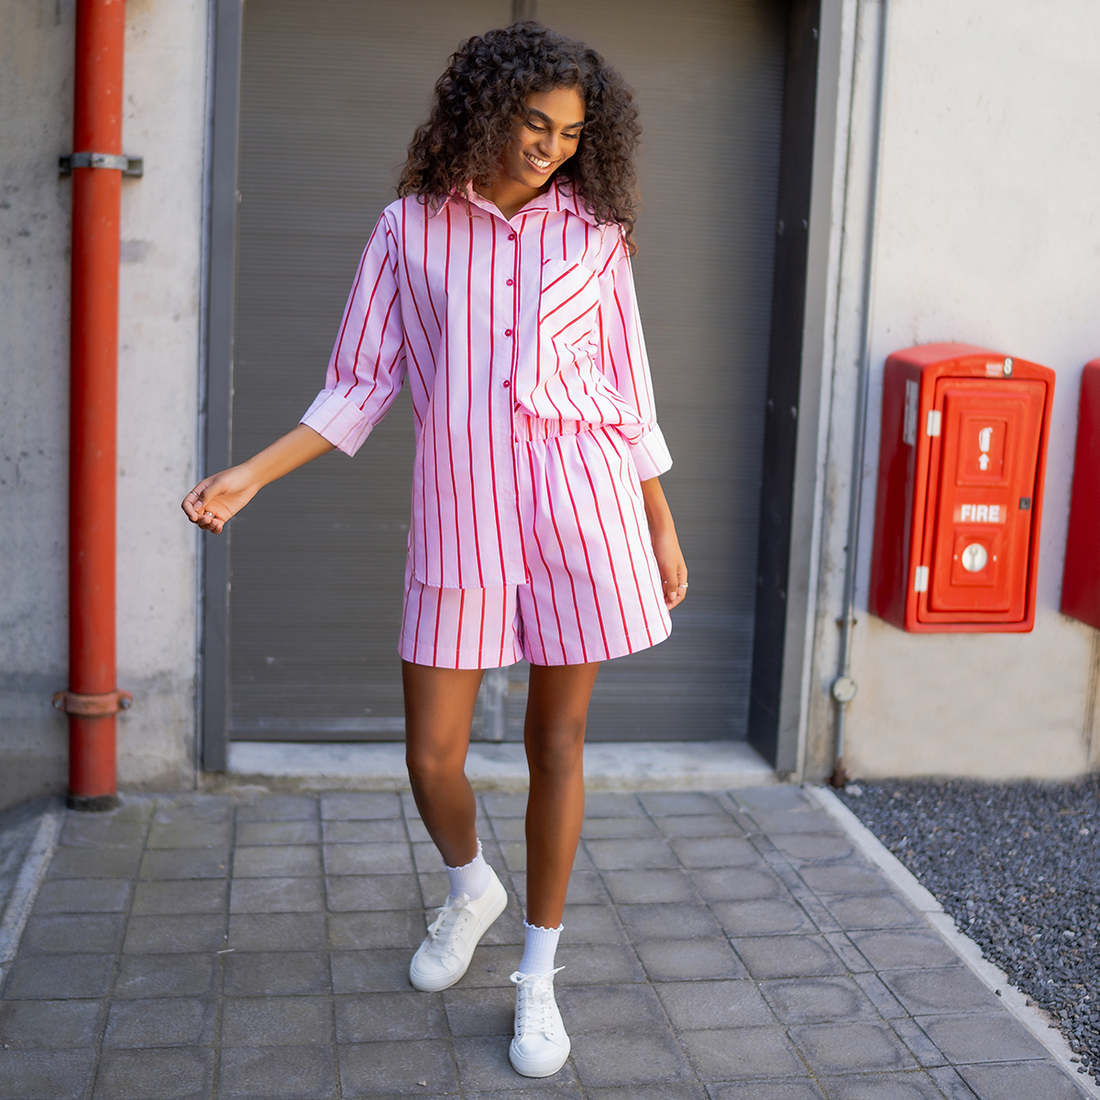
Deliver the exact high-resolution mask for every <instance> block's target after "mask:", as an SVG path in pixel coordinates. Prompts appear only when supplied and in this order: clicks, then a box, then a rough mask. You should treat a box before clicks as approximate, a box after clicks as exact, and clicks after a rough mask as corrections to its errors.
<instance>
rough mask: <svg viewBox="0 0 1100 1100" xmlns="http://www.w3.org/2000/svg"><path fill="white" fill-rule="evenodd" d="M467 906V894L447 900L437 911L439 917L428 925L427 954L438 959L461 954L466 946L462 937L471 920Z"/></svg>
mask: <svg viewBox="0 0 1100 1100" xmlns="http://www.w3.org/2000/svg"><path fill="white" fill-rule="evenodd" d="M469 904H470V895H469V894H459V895H458V896H457V897H449V898H447V901H446V904H444V905H442V906H441V907H440V909H439V915H438V916H437V917H436V918H435V920H434V921H432V923H431V924H429V925H428V944H427V948H426V951H427V953H428V954H431V955H435V956H437V957H439V958H443V957H445V956H446V955H461V954H462V952H463V950H464V949H465V946H466V945H465V942H464V941H463V936H464V934H465V933H466V930H467V928H468V927H469V925H470V922H471V920H473V914H472V913H471V912H470V910H469V909H468V908H467V906H468V905H469Z"/></svg>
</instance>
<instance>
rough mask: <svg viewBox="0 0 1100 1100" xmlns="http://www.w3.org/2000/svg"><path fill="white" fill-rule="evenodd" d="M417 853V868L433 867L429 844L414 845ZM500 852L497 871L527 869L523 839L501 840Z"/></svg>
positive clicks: (578, 850) (525, 847)
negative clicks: (500, 860) (501, 859)
mask: <svg viewBox="0 0 1100 1100" xmlns="http://www.w3.org/2000/svg"><path fill="white" fill-rule="evenodd" d="M414 849H416V855H417V869H418V870H421V871H423V870H425V869H427V868H430V867H431V849H430V847H429V846H428V845H414ZM500 854H501V857H502V858H503V863H502V864H501V863H498V864H497V871H498V872H499V871H500V868H501V867H502V866H503V867H505V868H507V870H508V871H510V872H512V873H515V872H517V871H526V870H527V845H526V844H525V843H524V842H523V841H521V840H505V841H502V842H501V845H500ZM577 854H578V855H580V854H581V849H580V848H579V847H578V849H577Z"/></svg>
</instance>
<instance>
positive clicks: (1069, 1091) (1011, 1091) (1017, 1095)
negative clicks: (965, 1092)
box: [957, 1062, 1086, 1100]
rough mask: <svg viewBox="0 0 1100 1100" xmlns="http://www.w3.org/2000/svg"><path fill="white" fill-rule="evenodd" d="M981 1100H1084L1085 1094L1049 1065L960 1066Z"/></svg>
mask: <svg viewBox="0 0 1100 1100" xmlns="http://www.w3.org/2000/svg"><path fill="white" fill-rule="evenodd" d="M957 1068H958V1071H959V1074H960V1076H961V1077H962V1078H963V1080H964V1081H965V1082H966V1083H967V1084H968V1085H969V1086H970V1088H971V1089H972V1090H973V1091H974V1093H975V1095H976V1096H977V1097H978V1100H1039V1097H1042V1100H1084V1097H1085V1095H1086V1093H1085V1092H1084V1090H1083V1089H1081V1088H1080V1087H1079V1086H1078V1085H1077V1083H1076V1082H1075V1081H1074V1080H1073V1079H1072V1078H1070V1077H1069V1076H1068V1075H1067V1074H1065V1073H1063V1072H1062V1070H1060V1069H1059V1068H1058V1067H1057V1066H1056V1065H1053V1064H1051V1063H1050V1062H1009V1063H1001V1064H998V1063H992V1062H987V1063H985V1064H983V1065H974V1066H958V1067H957Z"/></svg>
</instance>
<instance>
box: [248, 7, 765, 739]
mask: <svg viewBox="0 0 1100 1100" xmlns="http://www.w3.org/2000/svg"><path fill="white" fill-rule="evenodd" d="M784 7H785V6H784V5H777V4H774V3H772V2H769V0H751V2H750V0H744V2H741V3H726V2H721V3H720V2H716V0H682V2H679V3H676V4H675V5H673V4H667V3H658V2H656V0H641V2H639V0H630V2H629V3H625V2H621V0H615V2H605V3H588V4H583V3H579V2H559V0H540V5H539V17H540V18H541V19H542V20H543V21H544V22H546V23H548V24H549V25H551V26H554V27H556V28H557V29H560V30H562V31H564V32H566V33H570V34H574V35H577V36H579V37H582V38H584V39H585V40H586V41H588V42H590V43H591V44H592V45H593V46H595V47H596V48H597V49H599V50H601V52H603V53H605V54H606V55H607V56H608V57H609V58H610V59H611V60H612V61H613V62H614V63H615V64H616V65H617V66H618V67H619V68H620V70H621V71H622V72H623V74H624V75H625V76H626V78H627V79H628V81H629V82H630V83H631V84H632V85H633V86H634V88H635V89H636V91H637V95H638V100H639V105H640V107H641V111H642V122H643V128H644V152H643V155H642V160H641V186H642V197H643V207H642V216H641V221H640V227H639V231H638V240H639V245H640V252H639V255H638V257H637V259H636V262H635V274H636V278H637V282H638V289H639V296H640V299H641V306H642V316H643V321H644V323H645V329H646V336H647V341H648V345H649V352H650V360H651V363H652V365H653V370H654V382H655V387H656V390H657V398H658V409H659V413H660V420H661V424H662V427H663V429H664V431H665V434H666V436H667V438H668V440H669V445H670V447H671V449H672V453H673V456H674V459H675V462H676V465H675V466H674V468H673V470H672V471H670V472H669V473H668V474H667V475H665V477H664V478H662V483H663V484H664V486H665V489H666V492H667V494H668V496H669V499H670V501H671V503H672V506H673V510H674V513H675V515H676V518H677V524H678V528H679V532H680V536H681V542H682V544H683V547H684V551H685V554H686V556H687V558H688V563H689V566H690V568H691V571H692V572H691V584H692V587H691V592H690V599H689V600H688V601H687V602H686V603H685V604H684V605H683V606H682V607H681V608H680V609H678V610H677V612H676V614H675V616H674V624H675V632H674V634H673V637H672V639H670V640H669V641H668V642H666V643H664V644H662V645H660V646H658V647H656V648H654V649H653V650H650V651H648V652H646V653H641V654H636V655H634V656H632V657H629V658H624V659H621V660H618V661H613V662H609V663H607V664H606V665H605V666H604V668H603V669H602V670H601V673H600V679H599V682H598V684H597V688H596V693H595V696H594V698H593V703H592V709H591V714H590V722H589V736H590V738H592V739H595V740H646V739H655V740H666V739H668V740H672V739H692V740H695V739H710V738H742V737H744V736H745V725H746V717H747V700H748V685H749V674H750V669H751V658H752V633H753V622H752V616H753V605H754V598H755V588H754V586H755V554H756V544H757V513H758V509H759V485H760V462H761V449H762V439H763V432H762V424H763V402H764V391H765V383H766V376H767V353H768V334H769V325H770V301H771V285H772V257H773V242H774V224H775V222H774V216H775V200H776V187H777V179H778V166H779V126H780V113H781V109H782V82H783V45H784V33H785V27H784V23H783V20H782V18H780V17H777V15H776V13H777V12H779V13H780V15H781V13H782V11H783V9H784ZM510 14H511V5H510V4H505V3H489V2H482V3H472V4H471V3H462V4H453V3H438V2H425V0H409V2H405V3H396V2H384V3H377V2H374V0H371V2H361V3H353V2H348V0H311V2H309V3H305V2H303V0H249V2H248V4H247V6H246V9H245V29H244V51H243V68H242V113H241V149H240V178H239V180H240V181H239V190H240V194H241V201H240V208H239V209H240V217H239V266H238V286H237V327H236V344H235V348H236V350H235V364H234V401H233V423H232V429H233V455H234V460H235V461H239V460H241V459H242V458H245V457H247V456H248V455H250V454H252V453H253V452H254V451H255V450H257V449H258V448H260V447H262V446H264V445H265V444H266V443H268V442H270V441H271V439H273V438H274V437H275V436H276V435H278V434H280V433H281V432H283V431H285V430H287V429H288V428H289V427H291V426H292V425H293V424H294V423H295V422H296V421H297V418H298V417H299V416H300V415H301V413H302V412H303V411H304V409H305V407H306V406H307V405H308V403H309V401H310V400H311V399H312V397H313V395H314V394H315V392H316V391H317V390H318V389H319V388H320V386H321V384H322V381H323V373H324V366H325V363H326V362H327V360H328V355H329V352H330V350H331V346H332V340H333V336H334V333H335V331H336V326H337V324H338V322H339V318H340V313H341V310H342V307H343V304H344V301H345V299H346V296H347V292H348V288H349V286H350V283H351V278H352V275H353V273H354V269H355V265H356V262H357V260H358V257H359V253H360V251H361V249H362V247H363V245H364V243H365V241H366V239H367V236H368V235H369V233H370V231H371V228H372V227H373V224H374V222H375V220H376V218H377V216H378V214H379V212H380V211H381V209H382V207H383V206H384V205H386V203H387V202H389V201H391V200H392V198H393V182H394V179H395V178H396V172H397V170H398V168H399V165H400V163H401V162H402V161H403V159H404V150H405V147H406V145H407V142H408V139H409V137H410V135H411V133H412V130H413V128H414V127H415V125H416V124H417V123H418V122H420V121H421V120H422V119H423V117H424V115H425V111H426V105H427V102H428V97H429V95H430V90H431V86H432V83H433V81H434V80H435V78H436V77H437V76H438V75H439V73H440V72H441V71H442V68H443V66H444V64H445V63H446V58H447V56H448V54H449V53H450V52H451V51H452V50H453V49H454V48H455V46H456V45H457V44H458V42H459V41H460V40H461V39H462V38H463V37H465V36H467V35H468V34H470V33H476V32H478V31H482V30H486V29H488V28H490V27H492V26H499V25H503V24H506V23H507V22H508V21H509V20H510ZM412 449H413V436H412V424H411V413H410V410H409V408H408V404H407V400H406V399H405V398H402V399H401V400H400V401H399V403H398V404H397V405H396V406H395V408H394V409H393V410H392V411H391V413H390V415H389V417H388V418H387V419H386V421H384V422H383V424H382V425H381V426H380V427H379V428H378V429H376V431H375V432H374V433H373V434H372V436H371V438H370V439H369V440H368V441H367V443H366V444H365V446H364V448H363V450H362V451H361V452H360V454H359V455H358V456H357V457H356V459H354V460H349V459H347V458H346V457H345V456H343V455H339V454H336V455H329V456H326V457H325V458H323V459H321V460H319V461H318V462H316V463H313V464H312V465H311V466H310V467H307V468H306V469H304V470H301V471H299V472H298V473H296V474H294V475H293V476H291V477H289V478H286V479H284V480H283V481H282V482H279V483H276V484H274V485H272V486H270V487H269V488H268V489H266V490H265V491H264V492H263V493H262V494H261V496H260V497H259V498H257V499H256V500H255V501H254V502H253V503H252V504H251V505H249V507H248V509H246V510H245V512H244V513H242V515H241V516H240V517H238V518H237V519H235V520H234V521H233V524H231V525H230V526H231V528H232V536H231V577H232V589H231V597H230V639H229V653H230V669H229V685H230V725H231V731H230V736H231V737H232V738H233V739H235V740H245V739H262V740H268V739H272V740H273V739H291V740H378V739H382V740H392V739H398V738H400V736H401V730H402V720H401V698H400V668H399V662H398V658H397V656H396V652H395V646H396V636H397V626H398V621H399V618H400V610H401V591H402V584H401V582H402V577H403V566H404V554H405V539H406V532H407V524H408V509H409V484H410V468H411V461H412ZM492 679H493V682H492V683H490V684H489V685H488V688H489V690H490V692H492V693H496V697H497V698H498V699H499V698H500V696H501V693H503V696H504V698H503V705H504V713H505V717H506V721H505V723H504V727H505V734H506V736H507V737H508V738H509V739H514V738H518V737H519V736H520V734H521V725H522V711H523V703H524V696H525V692H524V686H523V685H524V679H525V672H524V669H523V668H521V667H516V668H514V669H512V670H509V671H508V673H507V674H501V675H500V676H498V677H496V678H492ZM480 721H481V719H480V713H479V730H475V734H477V733H478V732H479V731H480ZM496 729H497V732H498V733H499V732H500V727H499V725H498V726H497V727H496Z"/></svg>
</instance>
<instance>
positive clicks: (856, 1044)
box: [788, 1020, 917, 1076]
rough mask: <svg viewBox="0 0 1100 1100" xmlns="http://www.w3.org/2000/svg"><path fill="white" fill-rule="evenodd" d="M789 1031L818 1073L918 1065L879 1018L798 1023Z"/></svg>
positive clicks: (898, 1068) (869, 1070)
mask: <svg viewBox="0 0 1100 1100" xmlns="http://www.w3.org/2000/svg"><path fill="white" fill-rule="evenodd" d="M788 1034H789V1035H790V1037H791V1041H792V1042H793V1043H794V1044H795V1046H797V1047H798V1049H799V1051H800V1052H801V1053H802V1056H803V1058H805V1059H806V1061H807V1062H808V1063H809V1066H810V1069H812V1070H813V1071H814V1073H815V1074H817V1075H818V1076H821V1075H823V1074H843V1073H851V1072H853V1071H859V1072H865V1073H870V1072H874V1071H876V1070H880V1071H881V1070H909V1069H916V1068H917V1062H916V1059H915V1058H914V1057H913V1055H912V1054H911V1053H910V1052H909V1050H908V1048H907V1047H906V1046H905V1044H904V1043H903V1042H902V1041H901V1040H900V1039H899V1038H898V1037H897V1035H895V1034H894V1031H893V1029H892V1028H891V1027H890V1025H889V1024H888V1023H885V1022H884V1021H881V1020H880V1021H876V1022H874V1023H870V1022H868V1023H831V1024H800V1025H798V1026H795V1027H792V1028H790V1029H789V1031H788Z"/></svg>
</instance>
